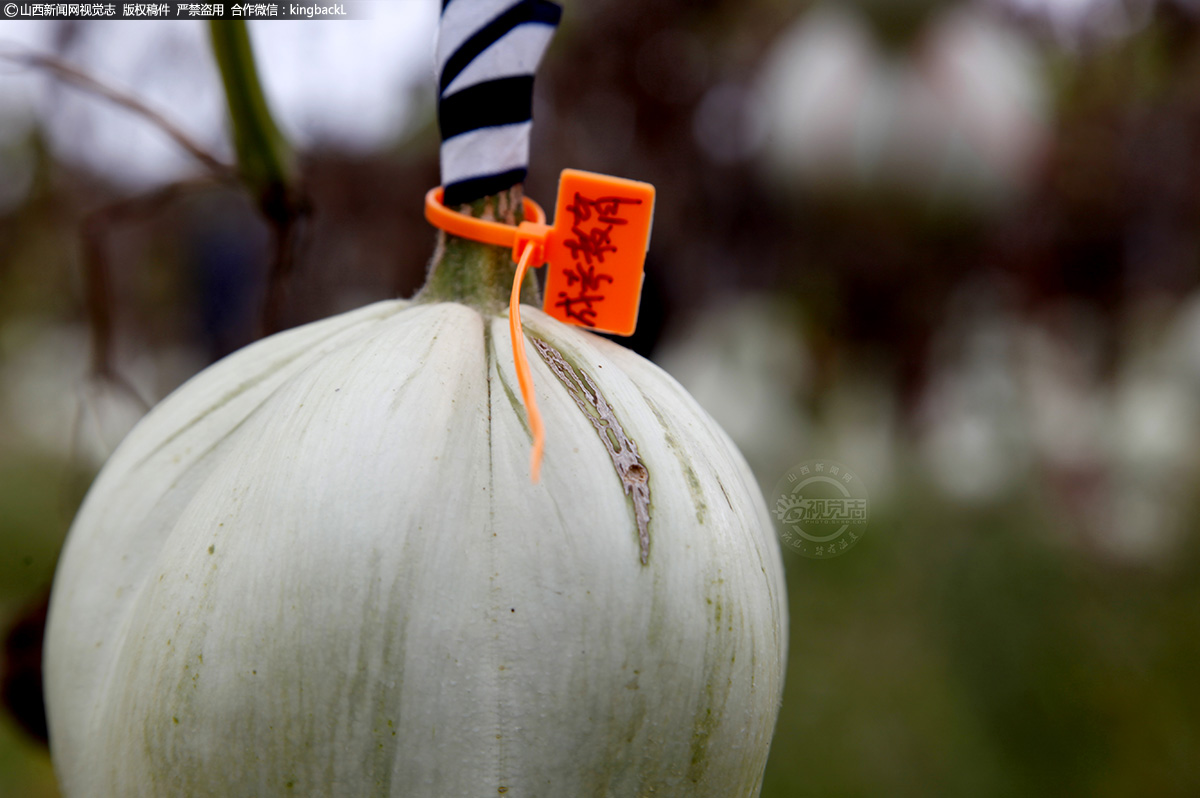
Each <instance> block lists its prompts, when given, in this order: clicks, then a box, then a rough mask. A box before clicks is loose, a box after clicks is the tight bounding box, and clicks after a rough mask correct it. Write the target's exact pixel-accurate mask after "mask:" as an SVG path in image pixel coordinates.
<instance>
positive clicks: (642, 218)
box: [516, 169, 654, 335]
mask: <svg viewBox="0 0 1200 798" xmlns="http://www.w3.org/2000/svg"><path fill="white" fill-rule="evenodd" d="M653 217H654V186H652V185H650V184H649V183H641V182H638V181H636V180H626V179H624V178H620V177H610V176H609V175H600V174H595V173H594V172H582V171H580V170H578V169H564V170H563V173H562V177H561V178H560V179H559V182H558V202H557V205H556V208H555V212H554V226H553V227H552V228H550V229H549V230H547V231H546V234H545V236H544V238H543V237H542V236H539V235H537V233H536V232H535V231H534V230H530V229H529V228H535V227H536V225H528V226H526V225H522V228H526V229H525V230H521V231H519V232H518V234H517V238H518V242H517V243H516V246H517V247H520V246H521V245H522V243H523V241H522V239H524V240H525V241H529V242H530V243H541V244H542V246H543V252H542V253H541V254H542V256H543V258H541V259H535V261H534V262H535V263H538V262H541V260H543V259H544V260H545V262H546V263H547V264H548V265H549V271H548V272H547V273H546V298H545V302H544V304H543V308H542V309H543V310H544V311H546V313H548V314H549V315H551V316H553V317H554V318H556V319H558V320H559V321H561V322H564V323H566V324H574V325H577V326H580V327H586V328H588V329H592V330H596V331H598V332H610V333H616V334H617V335H632V334H633V330H634V327H636V326H637V315H638V306H639V305H640V304H641V298H642V279H643V277H644V276H645V264H646V249H647V247H648V246H649V245H650V226H651V222H652V221H653ZM523 232H528V233H533V235H531V236H529V238H527V239H526V238H524V236H522V233H523ZM539 238H541V241H540V242H538V241H537V239H539ZM530 239H532V241H530Z"/></svg>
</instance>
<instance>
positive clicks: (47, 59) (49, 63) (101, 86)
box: [0, 52, 237, 181]
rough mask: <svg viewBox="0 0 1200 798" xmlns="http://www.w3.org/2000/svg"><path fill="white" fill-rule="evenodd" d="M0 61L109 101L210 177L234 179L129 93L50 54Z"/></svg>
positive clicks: (0, 55)
mask: <svg viewBox="0 0 1200 798" xmlns="http://www.w3.org/2000/svg"><path fill="white" fill-rule="evenodd" d="M0 58H3V59H4V60H6V61H9V62H11V63H14V64H20V65H22V66H27V67H32V68H35V69H43V70H45V71H47V72H49V73H51V74H53V75H54V76H55V77H57V78H58V79H59V80H61V81H63V82H64V83H69V84H70V85H72V86H75V87H76V88H79V89H82V90H84V91H87V92H90V93H92V94H95V95H97V96H99V97H103V98H104V99H106V100H108V101H109V102H112V103H114V104H115V105H119V106H120V107H122V108H124V109H126V110H127V111H130V112H132V113H135V114H137V115H138V116H140V117H142V118H143V119H145V120H146V121H148V122H150V123H151V124H152V125H154V126H155V127H157V128H158V129H159V130H161V131H162V132H163V133H165V134H166V135H167V136H169V137H170V138H171V139H172V140H173V141H174V142H175V143H176V144H178V145H179V146H180V147H182V148H183V149H184V150H186V151H187V152H188V154H189V155H191V156H192V157H193V158H195V159H196V160H197V161H199V162H200V163H201V164H203V165H204V167H205V168H206V169H208V171H209V172H211V173H212V174H213V176H214V177H216V178H218V179H220V180H224V181H235V180H237V173H236V172H235V171H234V170H233V168H232V167H230V166H229V165H227V164H224V163H222V162H221V161H220V160H219V159H218V158H216V157H215V156H214V155H212V154H211V153H209V152H208V151H207V150H205V149H204V148H203V147H201V146H200V145H199V144H197V143H196V142H195V141H194V140H193V139H192V138H191V137H190V136H188V134H186V133H184V132H183V131H182V130H181V129H180V128H179V127H178V126H176V125H175V124H174V123H173V122H171V121H170V120H169V119H167V118H166V117H165V116H163V115H162V114H160V113H159V112H158V111H155V110H154V109H153V108H150V107H149V106H148V105H146V104H145V103H143V102H142V101H141V100H139V99H138V98H137V97H134V96H133V95H132V94H128V93H126V92H124V91H121V90H120V89H117V88H114V87H112V86H109V85H107V84H105V83H103V82H101V81H99V80H97V79H96V78H94V77H92V76H91V75H88V74H86V73H84V72H83V71H81V70H80V69H79V68H78V67H75V66H73V65H71V64H69V63H67V62H66V61H64V60H62V59H61V58H57V57H55V56H52V55H45V54H43V53H31V52H17V53H5V52H0Z"/></svg>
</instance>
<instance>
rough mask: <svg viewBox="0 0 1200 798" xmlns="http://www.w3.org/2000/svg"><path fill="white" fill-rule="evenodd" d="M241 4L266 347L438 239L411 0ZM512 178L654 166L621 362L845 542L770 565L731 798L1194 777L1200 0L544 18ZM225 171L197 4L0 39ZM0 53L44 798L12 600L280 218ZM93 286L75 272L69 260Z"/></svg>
mask: <svg viewBox="0 0 1200 798" xmlns="http://www.w3.org/2000/svg"><path fill="white" fill-rule="evenodd" d="M378 6H379V8H378V10H377V13H376V15H375V18H374V19H372V20H369V21H353V22H270V23H254V24H252V25H251V26H250V33H251V38H252V40H253V43H254V46H255V48H256V53H257V57H258V61H259V68H260V71H261V75H262V79H263V83H264V87H265V90H266V94H267V97H268V99H269V102H270V103H271V105H272V108H273V110H274V112H275V114H276V118H277V120H278V121H279V124H280V126H281V128H282V130H283V133H284V134H285V135H286V136H287V138H288V139H289V140H290V142H291V144H292V146H293V148H294V149H295V151H296V153H297V177H298V182H297V186H298V189H297V190H298V191H300V192H302V195H303V197H304V200H305V202H304V207H305V208H306V209H309V210H307V211H306V212H305V213H304V214H303V218H302V219H300V220H299V222H298V224H297V225H296V230H295V231H294V232H295V240H296V242H297V245H296V248H295V254H294V257H293V258H292V259H291V264H290V269H289V276H288V277H287V279H286V281H285V282H281V283H279V285H280V286H281V288H279V292H278V294H277V296H276V300H277V302H276V304H275V309H274V312H273V315H274V317H275V318H274V319H273V321H272V323H271V326H274V327H288V326H293V325H295V324H300V323H303V322H307V321H310V320H314V319H318V318H322V317H324V316H327V315H330V314H332V313H337V312H340V311H343V310H347V309H350V308H353V307H357V306H360V305H362V304H365V303H367V302H371V301H374V300H378V299H384V298H389V297H395V296H408V295H410V294H412V293H413V292H414V291H415V290H416V289H417V288H418V287H419V286H420V284H421V282H422V279H423V275H424V269H425V264H426V261H427V259H428V258H429V256H430V254H431V252H432V248H433V233H432V230H431V229H430V228H429V227H428V225H427V224H426V223H425V222H424V219H423V217H422V206H421V200H422V196H423V192H424V191H425V190H426V189H427V188H428V187H430V186H432V185H435V184H436V183H437V182H438V167H437V133H436V124H435V119H434V104H433V97H434V95H433V85H434V82H433V75H432V48H433V38H434V30H435V27H436V21H437V13H438V4H437V2H436V0H397V2H391V3H380V4H378ZM565 6H566V13H565V15H564V22H563V25H562V28H561V29H560V31H559V33H558V35H557V37H556V38H555V40H554V42H553V44H552V45H551V48H550V51H549V53H548V55H547V57H546V61H545V62H544V64H543V67H542V69H541V71H540V73H539V78H538V86H537V98H536V102H535V112H534V115H535V120H536V127H535V134H534V150H533V158H532V172H531V176H530V180H529V183H528V184H527V190H528V192H529V194H531V195H532V196H533V197H534V198H536V199H538V200H540V201H542V202H543V203H550V202H552V198H553V195H554V190H555V186H556V183H557V176H558V173H559V171H560V170H561V169H562V168H564V167H568V166H570V167H578V168H582V169H588V170H594V171H600V172H607V173H612V174H616V175H622V176H626V177H631V178H635V179H639V180H645V181H649V182H652V183H654V184H655V185H656V186H657V188H658V192H659V194H658V197H659V199H658V207H657V218H656V222H655V227H654V239H653V241H652V246H651V252H650V259H649V262H648V264H647V283H646V291H645V295H644V298H643V305H642V316H641V320H640V323H639V328H638V331H637V333H636V334H635V335H634V336H633V337H632V338H630V339H625V340H624V341H623V342H624V343H626V344H627V345H629V346H631V347H632V348H634V349H636V350H637V351H639V352H640V353H642V354H644V355H646V356H648V357H650V358H652V359H654V360H655V361H656V362H658V363H659V364H660V365H662V366H663V367H664V368H666V369H667V370H668V371H669V372H670V373H671V374H673V375H674V376H675V377H676V378H677V379H679V380H680V382H682V383H683V384H684V386H685V387H687V388H688V389H689V390H690V391H691V392H692V393H693V394H694V395H695V396H696V398H697V399H698V400H699V401H700V403H701V404H702V405H704V406H705V407H706V408H707V409H708V410H709V411H710V412H711V413H712V414H713V415H714V416H715V417H716V418H717V420H718V421H719V422H720V423H721V424H722V425H723V426H724V427H725V429H726V430H727V431H728V432H729V433H730V435H731V436H732V437H733V438H734V439H735V441H736V442H737V443H738V445H739V446H740V447H741V448H742V450H743V452H744V453H745V455H746V457H747V459H748V460H749V461H750V463H751V465H752V467H753V469H754V470H755V472H756V474H757V476H758V478H759V480H760V483H761V484H762V486H763V488H764V491H766V492H768V493H769V492H770V491H771V488H772V486H773V485H774V484H775V482H776V481H777V480H778V479H779V478H780V477H782V476H783V474H784V473H785V471H786V469H788V468H789V467H790V466H791V465H793V464H795V463H798V462H800V461H803V460H808V459H811V458H818V457H826V458H833V459H836V460H840V461H842V462H844V463H846V464H847V465H849V466H850V467H852V468H853V469H854V470H855V471H856V472H857V473H858V474H859V476H860V477H861V479H862V480H863V481H864V482H865V483H866V485H867V487H868V489H869V491H870V495H871V523H870V527H869V529H868V532H867V537H866V538H865V539H864V540H863V542H862V543H861V544H859V545H858V546H856V547H855V548H854V549H853V550H852V551H851V552H849V553H848V554H846V555H845V556H843V557H839V558H837V559H833V560H809V559H805V558H803V557H800V556H798V555H796V554H794V553H792V552H791V551H788V550H785V560H786V565H787V568H788V576H789V586H790V602H791V618H792V632H791V650H790V665H789V674H788V681H787V689H786V694H785V696H784V705H783V709H782V714H781V717H780V721H779V727H778V733H777V736H776V738H775V742H774V746H773V749H772V758H771V761H770V765H769V767H768V771H767V776H766V783H765V787H764V791H763V795H764V796H766V797H767V798H785V797H791V796H839V797H841V796H889V797H892V796H930V795H946V796H1015V795H1021V796H1029V795H1054V796H1058V795H1071V796H1076V795H1078V796H1129V795H1138V796H1142V795H1148V796H1195V795H1200V679H1198V678H1197V674H1198V673H1200V670H1198V667H1200V579H1197V576H1198V575H1200V500H1198V498H1197V491H1196V488H1197V487H1198V486H1200V2H1197V1H1196V0H983V1H980V2H953V1H950V0H945V1H943V0H843V1H842V2H824V3H803V2H783V0H640V2H615V0H587V2H583V1H582V0H567V2H566V3H565ZM31 50H32V51H36V52H39V53H43V54H49V55H53V56H55V57H56V58H58V59H61V60H62V61H65V62H67V63H69V64H72V65H74V67H75V68H77V69H78V70H79V71H80V72H82V73H84V74H86V75H88V76H91V77H92V78H95V79H97V80H99V81H102V82H104V83H105V84H107V85H109V86H112V87H117V88H119V89H120V90H121V91H123V92H125V93H127V94H129V95H131V96H133V97H136V98H138V99H139V100H140V101H141V102H143V103H144V104H146V105H147V106H149V107H151V108H153V109H155V110H156V111H158V112H159V113H161V114H162V116H164V117H165V118H167V119H169V120H170V121H171V123H172V124H173V125H174V126H175V127H176V128H178V129H179V130H180V131H183V132H184V133H186V135H187V136H188V137H189V138H190V139H191V140H192V141H193V142H194V143H195V144H196V146H197V147H198V148H202V149H203V150H204V151H205V152H207V153H209V154H210V155H211V156H212V157H214V158H216V159H218V160H221V161H223V162H226V163H229V162H231V161H232V158H233V148H232V145H231V144H230V138H229V134H228V122H227V119H226V112H225V104H224V98H223V94H222V88H221V80H220V76H219V74H218V72H217V68H216V65H215V63H214V61H213V57H212V55H211V52H210V50H209V45H208V35H207V30H206V28H205V27H204V25H203V24H201V23H199V22H197V23H189V22H131V23H120V22H101V23H90V22H31V23H20V22H6V23H3V24H2V25H0V54H9V55H12V54H20V53H25V52H28V51H31ZM61 77H62V76H61V75H60V74H56V73H55V72H54V70H50V69H45V68H34V67H29V66H27V65H21V64H19V63H13V62H11V61H0V630H3V633H4V635H5V636H6V642H5V656H4V659H3V664H2V665H0V671H2V680H3V693H4V697H5V702H4V703H5V708H4V709H3V710H0V795H3V796H14V797H17V798H21V797H23V796H53V795H56V794H57V793H56V789H55V786H54V779H53V775H52V772H51V768H50V765H49V759H48V756H47V754H46V749H45V747H44V744H43V743H42V742H41V739H40V737H39V735H42V734H44V726H42V725H41V724H42V723H43V721H41V715H40V704H39V701H40V697H39V695H38V693H37V681H36V675H37V668H38V659H37V656H38V643H37V641H38V635H39V634H40V632H39V625H40V616H39V612H40V611H41V609H40V608H41V607H42V604H43V602H44V599H45V595H46V591H47V590H48V587H49V584H50V580H51V577H52V574H53V568H54V563H55V558H56V554H57V551H58V548H59V545H60V543H61V541H62V539H63V537H64V535H65V533H66V530H67V528H68V526H69V524H70V521H71V518H72V516H73V514H74V511H75V509H76V507H77V505H78V502H79V500H80V499H81V497H82V495H83V492H84V491H85V490H86V488H87V485H88V483H89V481H90V479H91V478H92V476H93V475H94V474H95V472H96V470H97V469H98V468H99V466H100V465H101V464H102V463H103V461H104V459H105V458H106V457H107V456H108V454H109V453H111V451H112V450H113V448H114V447H115V445H116V444H117V443H118V442H119V441H120V439H121V437H122V436H123V435H124V433H125V432H127V431H128V429H129V428H130V427H131V426H132V425H133V424H134V423H135V422H136V421H137V419H138V418H139V417H140V416H141V415H142V414H143V413H144V412H145V409H146V406H147V404H152V403H154V402H155V401H157V400H159V399H161V398H162V397H163V396H164V395H165V394H166V393H167V392H169V391H170V390H171V389H173V388H174V387H175V386H177V385H178V384H180V383H181V382H182V381H183V380H184V379H186V378H187V377H189V376H190V375H191V374H193V373H195V372H196V371H198V370H199V369H201V368H203V367H204V366H205V365H207V364H208V363H210V362H212V361H213V360H214V359H216V358H219V357H221V356H222V355H225V354H227V353H229V352H231V351H233V350H234V349H237V348H238V347H240V346H243V345H245V344H246V343H248V342H250V341H252V340H254V339H255V337H256V336H258V335H259V334H260V333H261V331H262V329H263V308H264V303H266V302H267V294H268V286H269V284H270V283H269V281H268V273H269V271H270V264H271V263H272V257H273V256H272V250H273V247H274V246H275V245H274V243H273V235H274V233H273V230H274V228H272V226H271V225H269V224H267V223H266V222H264V220H263V218H262V216H261V214H260V213H259V208H258V206H257V204H256V202H255V200H254V199H253V198H252V197H250V196H248V195H247V193H246V192H245V191H243V190H241V189H240V188H239V187H238V186H236V185H229V184H228V183H223V182H221V181H219V180H213V179H212V178H211V175H210V174H209V173H208V172H206V170H205V168H204V167H203V165H201V164H200V163H199V162H198V161H197V160H196V159H195V158H194V157H192V156H191V155H189V154H188V153H187V152H186V151H185V150H183V149H182V148H180V147H179V146H178V145H177V144H176V142H174V141H173V140H172V139H171V138H170V137H169V136H168V135H166V134H165V133H164V131H163V130H162V129H161V126H157V125H155V124H152V123H150V122H148V121H147V120H146V119H144V118H142V117H140V116H138V115H136V114H134V113H131V112H130V110H129V109H128V108H127V107H124V106H123V105H122V104H121V103H118V102H114V101H112V99H111V98H109V99H106V98H104V97H100V96H98V95H97V94H96V93H94V92H88V91H81V90H80V89H79V88H77V87H75V86H72V85H68V83H66V82H64V81H63V80H62V79H61ZM97 273H99V274H101V275H102V276H104V277H106V278H107V279H105V280H99V279H97V277H96V275H97Z"/></svg>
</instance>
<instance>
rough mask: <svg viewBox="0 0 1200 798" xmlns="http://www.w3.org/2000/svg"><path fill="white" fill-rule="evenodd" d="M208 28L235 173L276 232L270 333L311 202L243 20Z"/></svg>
mask: <svg viewBox="0 0 1200 798" xmlns="http://www.w3.org/2000/svg"><path fill="white" fill-rule="evenodd" d="M208 32H209V36H210V38H211V40H212V50H213V56H214V57H215V58H216V60H217V66H218V67H219V68H220V70H221V81H222V82H223V83H224V84H225V99H226V102H227V103H228V105H229V118H230V121H231V122H232V125H233V144H234V149H235V150H236V151H237V161H238V176H239V178H240V179H241V181H242V183H243V184H244V185H245V186H246V188H247V190H249V192H250V194H251V195H252V196H253V197H254V199H255V201H256V202H257V204H258V209H259V211H260V212H261V213H262V215H263V217H264V218H265V219H266V220H267V223H268V224H270V225H271V229H272V232H273V233H274V239H275V243H274V247H273V254H272V256H271V266H270V273H269V274H268V278H267V291H266V296H265V298H264V300H263V310H262V320H261V322H262V323H261V327H262V332H263V334H270V333H273V332H276V331H277V330H278V329H279V328H280V317H281V313H282V307H283V297H284V290H285V286H286V282H287V278H288V276H289V275H290V274H291V272H292V266H293V262H294V260H295V258H296V238H297V236H296V231H297V229H298V226H299V223H300V221H301V220H302V219H303V218H304V217H305V216H306V215H307V214H308V212H309V203H308V199H307V197H306V196H305V194H304V192H303V190H302V189H301V188H300V187H299V186H298V185H297V184H296V179H295V175H294V174H293V172H294V170H293V163H292V156H291V149H290V148H289V147H288V144H287V140H286V139H285V138H284V137H283V133H281V132H280V131H279V127H278V125H276V124H275V119H274V118H273V117H272V116H271V109H270V108H269V107H268V106H267V98H266V96H265V95H264V94H263V90H262V84H261V83H260V82H259V79H258V70H257V68H256V67H255V65H254V50H253V49H252V48H251V47H250V36H249V34H248V33H247V31H246V23H245V22H243V21H241V20H220V21H218V20H213V21H211V22H209V26H208Z"/></svg>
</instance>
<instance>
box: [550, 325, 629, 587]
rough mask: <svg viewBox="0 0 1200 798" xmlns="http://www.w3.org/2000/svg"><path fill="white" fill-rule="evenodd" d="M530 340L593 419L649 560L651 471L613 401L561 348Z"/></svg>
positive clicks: (591, 419)
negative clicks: (628, 504) (618, 478)
mask: <svg viewBox="0 0 1200 798" xmlns="http://www.w3.org/2000/svg"><path fill="white" fill-rule="evenodd" d="M529 340H530V341H532V342H533V346H534V348H535V349H537V351H538V354H539V355H541V356H542V360H544V361H545V362H546V365H547V366H549V367H550V371H552V372H553V373H554V376H555V377H557V378H558V381H559V382H561V383H562V384H563V387H564V388H566V389H567V393H569V394H570V395H571V398H572V399H573V400H574V401H575V404H576V405H577V406H578V407H579V409H580V410H582V411H583V414H584V415H585V416H587V418H588V421H590V422H592V427H593V428H595V430H596V434H597V435H599V436H600V441H601V442H602V443H603V444H604V448H605V449H607V450H608V456H609V457H610V458H612V463H613V468H615V469H616V471H617V476H618V477H620V478H621V484H622V486H624V488H625V495H626V496H629V497H630V499H632V500H633V517H634V520H635V521H636V522H637V535H638V545H639V547H640V550H641V559H642V565H646V564H647V563H648V562H649V560H650V471H649V470H648V469H647V468H646V464H645V463H644V462H642V458H641V455H639V454H638V447H637V442H636V441H634V440H633V439H632V438H630V437H629V436H628V435H627V434H625V429H624V427H622V426H621V422H620V421H619V420H618V419H617V415H616V413H614V412H613V409H612V405H610V404H609V403H608V400H607V399H605V398H604V394H603V393H601V392H600V389H599V388H598V387H597V386H596V383H595V382H593V381H592V378H591V377H590V376H588V374H587V372H585V371H582V370H581V369H577V368H575V367H574V366H572V365H571V364H570V363H568V362H567V360H566V358H564V357H563V356H562V353H561V352H559V351H558V350H557V349H555V348H554V347H553V346H551V345H550V344H548V343H546V342H545V341H543V340H541V339H540V338H535V337H533V336H529Z"/></svg>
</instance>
